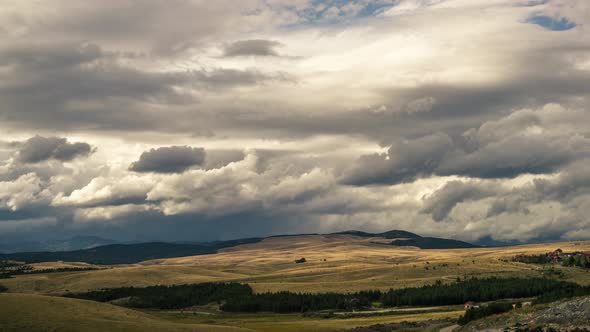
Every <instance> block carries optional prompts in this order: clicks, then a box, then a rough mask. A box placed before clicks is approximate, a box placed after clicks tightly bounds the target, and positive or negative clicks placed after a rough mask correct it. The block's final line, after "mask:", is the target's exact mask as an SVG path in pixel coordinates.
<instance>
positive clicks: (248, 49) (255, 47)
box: [223, 39, 282, 57]
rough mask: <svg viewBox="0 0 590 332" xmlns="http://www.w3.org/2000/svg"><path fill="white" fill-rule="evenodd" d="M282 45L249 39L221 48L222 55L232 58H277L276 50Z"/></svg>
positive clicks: (270, 41) (272, 41)
mask: <svg viewBox="0 0 590 332" xmlns="http://www.w3.org/2000/svg"><path fill="white" fill-rule="evenodd" d="M281 45H282V44H281V43H279V42H277V41H274V40H264V39H249V40H240V41H236V42H233V43H229V44H227V45H225V46H224V47H223V55H224V56H226V57H232V56H279V53H278V52H277V50H276V48H277V47H280V46H281Z"/></svg>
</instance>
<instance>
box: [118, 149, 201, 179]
mask: <svg viewBox="0 0 590 332" xmlns="http://www.w3.org/2000/svg"><path fill="white" fill-rule="evenodd" d="M204 162H205V149H202V148H193V147H189V146H170V147H162V148H158V149H151V150H150V151H147V152H144V153H142V154H141V156H140V157H139V160H138V161H136V162H134V163H133V164H131V166H129V169H130V170H132V171H134V172H154V173H179V172H183V171H185V170H187V169H189V168H191V167H194V166H201V165H203V163H204Z"/></svg>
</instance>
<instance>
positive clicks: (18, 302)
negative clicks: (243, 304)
mask: <svg viewBox="0 0 590 332" xmlns="http://www.w3.org/2000/svg"><path fill="white" fill-rule="evenodd" d="M0 331H88V332H93V331H97V332H98V331H138V332H139V331H142V332H143V331H170V332H176V331H178V332H181V331H182V332H185V331H186V332H189V331H193V332H247V331H248V330H247V329H241V328H236V327H227V326H213V325H208V324H198V323H176V322H171V321H168V320H165V319H162V318H158V317H156V316H153V315H149V314H146V313H142V312H139V311H135V310H129V309H125V308H121V307H117V306H114V305H110V304H104V303H97V302H91V301H83V300H75V299H66V298H59V297H50V296H41V295H32V294H0ZM250 331H251V330H250Z"/></svg>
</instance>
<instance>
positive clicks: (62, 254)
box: [0, 230, 477, 265]
mask: <svg viewBox="0 0 590 332" xmlns="http://www.w3.org/2000/svg"><path fill="white" fill-rule="evenodd" d="M335 235H349V236H354V237H360V238H375V239H389V240H391V239H393V241H392V242H390V243H389V244H390V245H393V246H413V247H418V248H421V249H455V248H474V247H477V246H475V245H472V244H469V243H466V242H462V241H457V240H450V239H440V238H432V237H421V236H419V235H417V234H414V233H410V232H407V231H402V230H392V231H388V232H383V233H367V232H361V231H354V230H351V231H345V232H339V233H332V234H326V235H325V236H335ZM303 236H321V235H319V234H293V235H276V236H271V237H267V238H247V239H238V240H230V241H215V242H209V243H167V242H149V243H136V244H110V245H105V246H98V247H93V248H89V249H80V250H73V251H38V252H22V253H10V254H0V260H16V261H24V262H26V263H39V262H52V261H68V262H86V263H90V264H101V265H113V264H132V263H138V262H142V261H146V260H152V259H161V258H172V257H183V256H196V255H207V254H214V253H217V252H218V251H219V250H221V249H224V248H231V247H235V246H238V245H243V244H248V243H257V242H260V241H262V240H264V239H269V238H274V239H282V238H293V237H303Z"/></svg>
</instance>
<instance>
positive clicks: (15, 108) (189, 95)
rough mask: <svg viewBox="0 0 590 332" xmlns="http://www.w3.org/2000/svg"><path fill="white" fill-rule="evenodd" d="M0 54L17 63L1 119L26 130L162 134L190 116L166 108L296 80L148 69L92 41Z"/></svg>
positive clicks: (4, 89) (0, 93) (255, 73)
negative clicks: (204, 95)
mask: <svg viewBox="0 0 590 332" xmlns="http://www.w3.org/2000/svg"><path fill="white" fill-rule="evenodd" d="M0 54H2V55H5V56H1V57H0V66H2V65H3V66H6V68H9V70H6V71H2V72H0V78H1V79H2V80H3V81H4V82H5V83H4V84H2V85H0V97H2V98H3V106H2V108H1V109H0V119H3V120H4V121H6V122H9V123H12V124H14V125H15V126H25V127H29V126H34V127H38V128H52V129H64V128H68V129H75V128H79V127H80V126H82V127H84V128H90V129H103V130H104V129H107V128H108V129H120V130H124V129H136V130H139V129H151V130H160V131H162V130H167V129H169V128H175V127H176V128H177V127H179V126H184V125H183V123H184V124H186V121H185V120H186V118H179V117H175V118H170V117H168V116H166V114H163V113H162V112H159V105H163V104H166V105H167V106H168V108H172V107H177V108H182V107H183V106H185V105H195V104H198V99H199V97H198V95H199V94H200V93H201V92H203V91H208V90H214V91H216V92H219V91H223V90H227V89H232V88H236V87H244V86H255V85H258V84H265V83H267V82H276V81H292V80H293V78H292V77H290V76H289V75H287V74H284V73H271V74H267V73H263V72H261V71H259V70H256V69H245V70H237V69H225V68H209V69H195V70H189V71H169V72H166V71H165V72H162V71H148V70H144V69H140V68H136V67H133V66H128V65H123V64H122V63H121V61H120V60H121V59H120V55H118V54H114V53H105V52H103V51H102V50H101V48H100V47H99V46H97V45H95V44H88V43H82V44H75V43H67V44H40V45H15V46H11V47H8V48H6V47H5V48H4V49H3V48H2V47H0ZM186 116H189V115H188V114H186ZM191 127H192V128H194V126H191Z"/></svg>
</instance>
